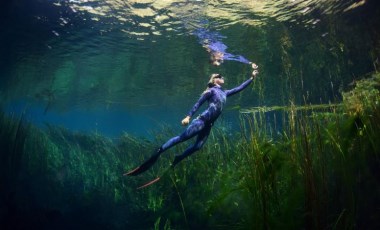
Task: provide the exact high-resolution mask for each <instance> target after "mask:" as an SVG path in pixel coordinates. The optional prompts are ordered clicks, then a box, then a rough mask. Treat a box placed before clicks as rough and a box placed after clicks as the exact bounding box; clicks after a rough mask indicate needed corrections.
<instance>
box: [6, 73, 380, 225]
mask: <svg viewBox="0 0 380 230" xmlns="http://www.w3.org/2000/svg"><path fill="white" fill-rule="evenodd" d="M377 78H378V76H374V77H372V78H370V79H369V80H368V81H372V82H364V80H363V82H362V81H360V82H358V84H357V87H355V88H354V89H353V90H354V91H353V92H347V94H345V95H344V96H343V102H342V104H325V105H303V106H297V105H295V103H293V102H291V103H289V105H288V106H277V107H276V106H272V107H258V108H252V109H249V110H245V111H243V110H242V113H241V114H240V123H239V124H240V130H239V131H238V132H234V131H232V129H230V128H229V126H228V124H227V123H223V122H220V123H219V124H218V126H216V127H215V128H214V129H213V131H212V133H211V135H210V136H209V139H210V140H209V141H208V142H207V144H206V145H205V146H204V148H203V149H202V151H200V152H199V153H197V154H194V155H193V156H192V157H189V158H186V159H185V160H184V161H183V163H181V164H178V165H177V166H176V167H175V168H174V169H173V170H170V171H169V172H168V173H167V174H165V175H166V176H165V177H163V178H162V179H161V180H160V182H159V183H156V184H154V185H152V186H150V187H147V188H145V189H142V190H136V188H137V187H138V186H140V185H141V184H143V183H145V182H146V181H147V180H150V179H152V178H155V177H156V176H157V175H161V173H162V172H163V171H165V170H166V169H167V167H168V165H170V163H171V161H172V159H173V155H174V154H178V153H181V152H183V150H184V148H186V147H187V146H186V145H178V146H176V147H175V148H173V149H170V151H168V153H167V154H165V155H163V156H162V157H161V158H160V160H159V161H158V162H157V164H156V165H155V166H154V167H153V168H152V169H151V170H149V171H147V172H146V173H144V174H143V175H142V176H141V177H136V178H125V177H122V174H123V173H124V172H125V171H127V170H128V169H130V168H132V167H134V166H135V165H136V164H138V163H140V162H141V161H143V160H144V159H145V158H146V157H147V156H149V154H150V153H151V151H152V150H154V148H155V146H158V144H160V143H162V142H163V141H165V140H167V139H168V138H170V137H171V136H172V135H174V134H175V133H176V132H174V130H173V129H172V128H171V127H170V126H167V125H162V128H161V129H162V130H160V131H157V132H156V133H152V136H154V137H155V138H154V139H153V140H146V139H144V138H140V137H135V136H132V135H130V134H127V133H124V134H123V135H122V136H121V137H120V138H119V139H118V140H117V141H114V140H110V139H108V138H106V137H103V136H101V135H99V134H97V133H95V134H81V133H75V132H71V131H70V130H67V129H65V128H62V127H55V126H51V125H50V126H47V127H46V129H44V130H42V129H40V128H37V127H34V126H29V125H22V124H25V123H22V122H21V123H20V120H17V119H16V118H14V117H10V118H9V117H6V116H5V115H3V114H2V116H1V117H0V124H1V127H3V129H1V131H0V134H1V135H2V137H3V139H2V142H1V145H2V146H8V147H7V148H8V149H9V151H8V155H4V153H3V152H2V154H3V155H1V156H2V159H8V160H5V161H1V166H2V167H1V170H2V174H1V177H0V178H1V185H2V186H5V187H7V185H9V183H11V180H10V177H8V176H5V175H16V174H17V175H18V180H16V181H17V182H18V183H17V186H13V187H12V186H8V188H13V189H14V190H15V191H17V193H16V195H15V199H14V202H13V205H15V206H17V208H18V209H19V210H21V211H22V212H23V213H28V215H29V217H30V218H29V219H33V218H31V217H35V215H47V214H45V212H47V213H51V212H52V210H54V213H58V214H57V215H60V216H61V221H62V222H61V223H83V225H77V226H76V227H78V226H88V225H91V226H97V227H99V226H103V227H106V226H111V228H114V229H123V228H126V227H128V228H146V229H149V228H154V229H202V228H209V229H210V228H211V229H301V228H305V229H329V228H333V229H351V228H355V227H356V226H358V227H363V228H367V229H368V228H371V227H374V226H376V221H374V220H375V219H376V218H377V217H379V215H378V212H377V208H378V207H377V205H376V202H378V201H379V199H378V196H377V194H378V193H379V192H380V186H379V183H378V179H377V178H378V170H377V169H378V167H379V165H380V164H379V149H380V146H379V145H380V144H378V141H377V139H378V138H379V136H380V131H379V130H380V127H379V124H380V110H379V107H378V103H377V100H378V99H379V97H378V90H377V89H378V80H374V79H377ZM363 91H364V92H363ZM358 108H359V109H358ZM268 114H270V115H271V116H272V115H273V117H274V118H272V117H271V116H269V115H268ZM275 116H278V117H277V119H276V117H275ZM273 120H275V121H276V122H278V124H277V125H276V124H273ZM20 127H21V128H20ZM17 133H18V134H17ZM28 133H33V134H34V135H27V134H28ZM16 137H17V138H16ZM20 143H21V145H18V144H20ZM7 148H5V149H7ZM12 149H13V150H12ZM14 153H17V154H15V155H14ZM21 156H22V157H21ZM10 162H13V163H12V164H9V163H10ZM16 162H17V163H16ZM10 165H14V166H16V167H13V166H12V167H10ZM3 166H4V167H3ZM13 185H15V184H13ZM369 188H370V189H369ZM5 191H10V190H1V195H2V198H4V197H7V196H6V195H5ZM25 191H28V192H25ZM8 194H9V193H8ZM2 209H3V210H4V209H5V208H4V206H2ZM36 210H40V211H36ZM78 210H79V211H78ZM78 212H80V213H81V215H80V219H79V218H78V215H76V214H75V213H78ZM49 215H50V214H49ZM94 217H95V219H94ZM89 220H92V222H91V221H89ZM31 224H32V225H33V222H32V223H31Z"/></svg>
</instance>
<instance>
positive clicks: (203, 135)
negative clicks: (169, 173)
mask: <svg viewBox="0 0 380 230" xmlns="http://www.w3.org/2000/svg"><path fill="white" fill-rule="evenodd" d="M211 127H212V125H207V126H206V127H205V128H204V129H203V130H202V132H200V133H199V134H198V137H197V140H196V141H195V143H194V144H193V145H192V146H190V147H189V148H187V149H186V150H185V152H183V153H182V154H181V155H176V156H175V158H174V161H173V163H172V167H174V166H175V165H176V164H178V163H179V162H180V161H182V160H183V159H185V158H186V157H188V156H190V155H191V154H193V153H194V152H196V151H198V150H199V149H201V148H202V146H203V145H204V144H205V143H206V141H207V138H208V136H209V134H210V131H211Z"/></svg>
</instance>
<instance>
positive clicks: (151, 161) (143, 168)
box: [124, 148, 163, 176]
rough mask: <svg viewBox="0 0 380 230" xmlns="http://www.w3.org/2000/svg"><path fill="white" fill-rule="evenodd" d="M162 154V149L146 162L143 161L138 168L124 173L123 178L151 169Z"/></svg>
mask: <svg viewBox="0 0 380 230" xmlns="http://www.w3.org/2000/svg"><path fill="white" fill-rule="evenodd" d="M162 152H163V151H162V149H161V148H159V149H158V150H157V151H156V152H155V153H154V154H153V155H152V156H151V157H150V158H149V159H148V160H147V161H145V162H144V163H143V164H142V165H140V166H139V167H137V168H135V169H133V170H131V171H129V172H127V173H125V174H124V176H136V175H139V174H141V173H143V172H145V171H146V170H148V169H150V167H152V166H153V164H154V163H156V161H157V159H158V157H159V156H160V155H161V153H162Z"/></svg>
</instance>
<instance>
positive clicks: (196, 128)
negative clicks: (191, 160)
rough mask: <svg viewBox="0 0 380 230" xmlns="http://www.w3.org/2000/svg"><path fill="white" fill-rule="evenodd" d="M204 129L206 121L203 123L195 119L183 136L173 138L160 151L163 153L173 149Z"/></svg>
mask: <svg viewBox="0 0 380 230" xmlns="http://www.w3.org/2000/svg"><path fill="white" fill-rule="evenodd" d="M204 127H205V123H204V121H202V120H201V119H195V120H193V122H191V124H190V125H189V127H187V129H186V130H185V131H184V132H183V133H182V134H181V135H179V136H176V137H173V138H171V139H170V140H168V141H167V142H166V143H165V144H163V145H162V146H161V148H160V149H161V150H162V152H163V151H166V150H167V149H169V148H171V147H173V146H174V145H176V144H178V143H181V142H184V141H186V140H188V139H190V138H192V137H194V136H195V135H197V134H198V133H199V132H200V131H201V130H202V129H203V128H204Z"/></svg>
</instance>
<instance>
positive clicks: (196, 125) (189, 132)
mask: <svg viewBox="0 0 380 230" xmlns="http://www.w3.org/2000/svg"><path fill="white" fill-rule="evenodd" d="M204 127H205V124H204V122H203V121H202V120H200V119H195V120H193V122H191V124H190V125H189V127H188V128H187V129H186V130H185V131H184V132H183V133H182V134H181V135H179V136H176V137H173V138H171V139H170V140H169V141H167V142H166V143H165V144H163V145H162V146H161V147H160V148H159V149H157V150H156V151H155V152H154V153H153V155H152V156H151V157H150V158H149V159H148V160H146V161H145V162H144V163H143V164H142V165H140V166H139V167H137V168H135V169H133V170H131V171H130V172H127V173H126V174H124V175H128V176H136V175H138V174H141V173H143V172H145V171H146V170H148V169H149V168H150V167H152V165H153V164H154V163H155V162H156V161H157V159H158V157H159V156H160V155H161V153H163V152H164V151H166V150H167V149H169V148H171V147H173V146H174V145H176V144H178V143H180V142H183V141H186V140H188V139H190V138H192V137H193V136H195V135H196V134H198V133H199V132H200V131H201V130H202V129H203V128H204Z"/></svg>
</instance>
